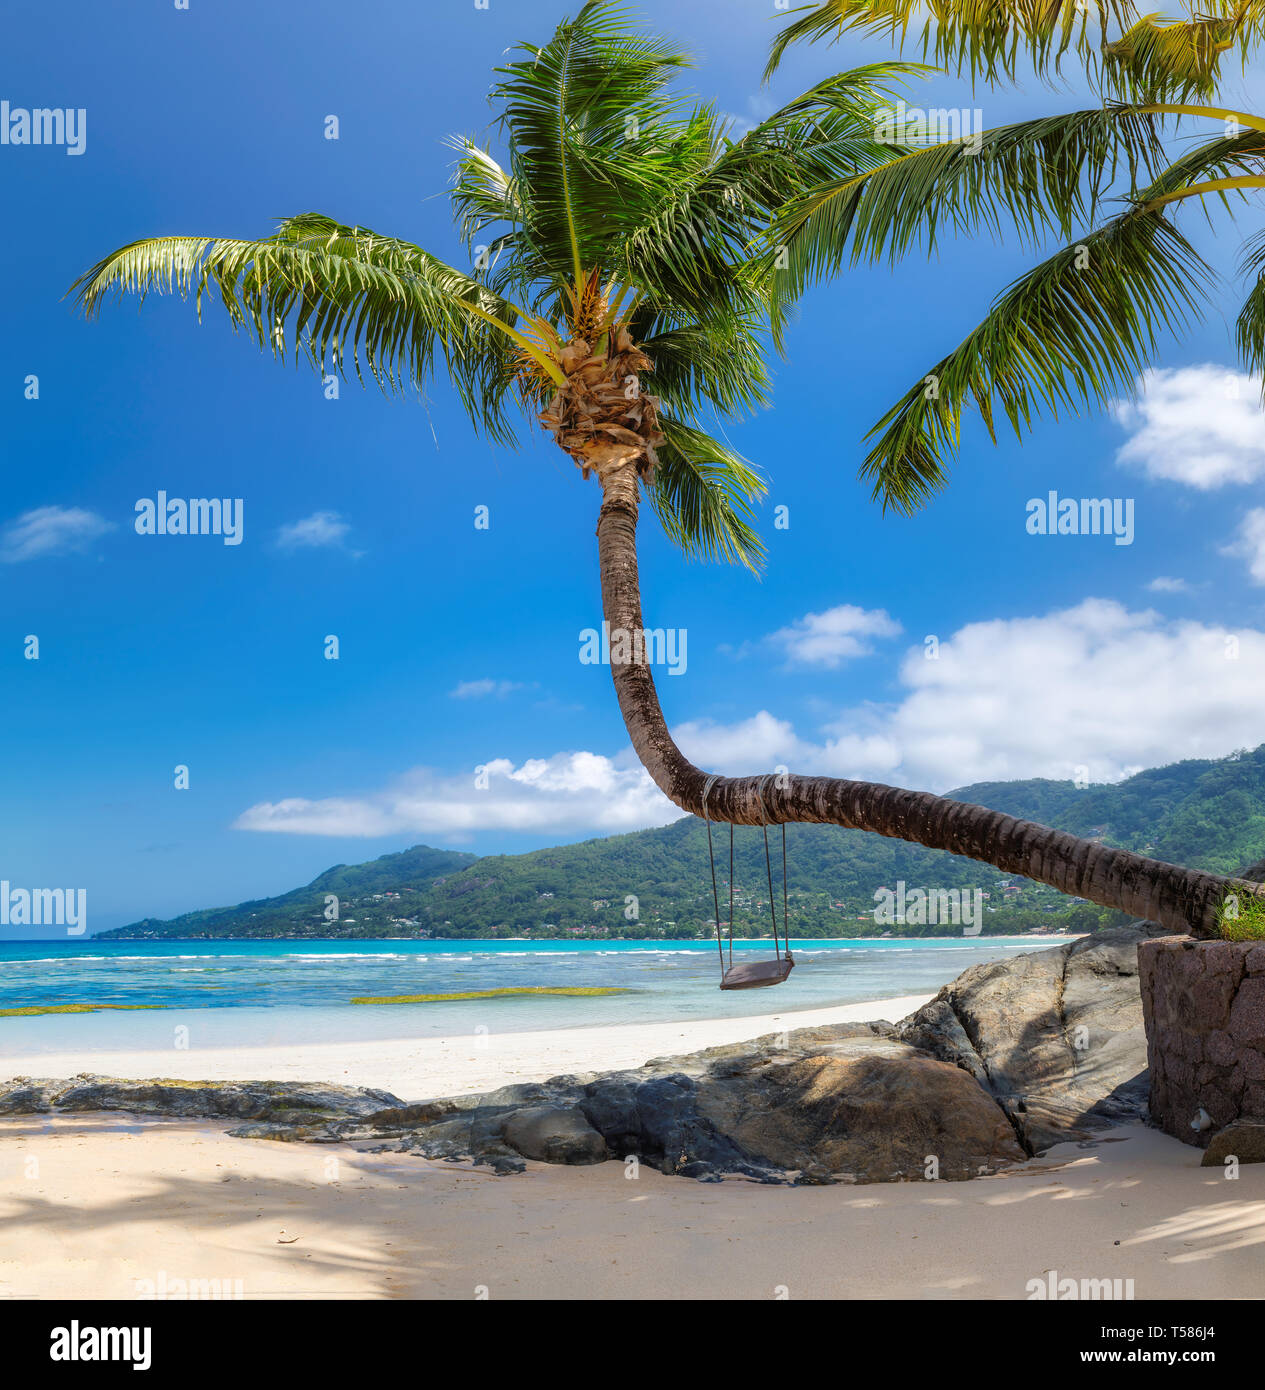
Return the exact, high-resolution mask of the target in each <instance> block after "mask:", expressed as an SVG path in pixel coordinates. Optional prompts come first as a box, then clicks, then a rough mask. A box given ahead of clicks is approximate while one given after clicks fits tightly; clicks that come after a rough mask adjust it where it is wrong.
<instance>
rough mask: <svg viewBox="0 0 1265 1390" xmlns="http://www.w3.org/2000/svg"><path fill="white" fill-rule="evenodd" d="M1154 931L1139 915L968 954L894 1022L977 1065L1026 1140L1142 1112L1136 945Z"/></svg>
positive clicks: (1052, 1139) (1034, 1144) (1054, 1137)
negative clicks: (1087, 930) (1036, 943)
mask: <svg viewBox="0 0 1265 1390" xmlns="http://www.w3.org/2000/svg"><path fill="white" fill-rule="evenodd" d="M1161 934H1162V929H1161V928H1160V927H1158V926H1156V925H1155V924H1154V923H1149V922H1138V923H1134V924H1133V925H1131V926H1127V927H1113V928H1109V929H1107V930H1105V931H1099V932H1095V933H1094V934H1093V935H1091V936H1087V937H1082V938H1081V939H1080V940H1078V941H1074V942H1070V943H1067V944H1065V945H1062V946H1055V947H1052V948H1050V949H1049V950H1044V951H1034V952H1032V953H1030V954H1026V955H1021V956H1016V957H1014V958H1013V959H1010V960H1004V961H994V962H991V963H989V964H986V965H974V966H971V967H970V969H968V970H966V971H964V972H963V973H962V974H961V975H959V976H958V978H957V979H956V980H954V981H953V983H952V984H949V985H946V986H945V987H944V989H942V990H941V991H940V993H939V994H937V995H936V997H935V999H934V1000H932V1001H931V1002H930V1003H929V1004H926V1005H924V1006H923V1007H922V1008H921V1009H919V1010H918V1011H917V1012H916V1013H914V1014H911V1015H910V1017H909V1018H907V1019H905V1020H904V1021H903V1022H902V1023H901V1024H900V1025H898V1028H897V1033H898V1035H899V1036H900V1037H901V1038H902V1039H903V1040H905V1041H906V1042H908V1043H911V1044H912V1045H914V1046H915V1047H920V1048H923V1049H924V1050H926V1051H927V1052H930V1053H931V1054H933V1055H934V1056H936V1057H939V1058H941V1059H942V1060H943V1061H946V1062H952V1063H953V1064H954V1065H956V1066H959V1067H961V1068H962V1069H963V1070H965V1071H967V1072H969V1073H970V1074H971V1075H972V1076H973V1077H975V1079H976V1080H977V1081H978V1082H979V1083H980V1084H981V1085H982V1086H984V1087H985V1088H986V1089H987V1090H988V1091H989V1092H990V1093H991V1094H992V1095H993V1096H994V1097H995V1098H996V1100H997V1101H998V1103H999V1104H1000V1105H1001V1106H1002V1107H1003V1108H1004V1109H1005V1111H1006V1113H1007V1115H1008V1116H1009V1117H1010V1120H1011V1122H1012V1123H1013V1124H1014V1126H1015V1130H1016V1133H1017V1134H1018V1135H1019V1137H1020V1139H1021V1140H1022V1141H1023V1143H1024V1145H1025V1147H1026V1148H1027V1149H1028V1150H1029V1151H1030V1152H1033V1153H1037V1152H1040V1151H1041V1150H1042V1149H1045V1148H1048V1147H1049V1146H1050V1145H1051V1144H1056V1143H1060V1142H1062V1141H1064V1140H1067V1139H1076V1138H1084V1137H1086V1136H1087V1135H1088V1134H1090V1133H1091V1132H1092V1131H1093V1130H1095V1129H1098V1128H1101V1127H1103V1126H1105V1125H1109V1124H1117V1123H1121V1122H1124V1121H1128V1120H1135V1119H1141V1118H1142V1117H1143V1116H1145V1114H1146V1107H1147V1075H1146V1066H1147V1062H1146V1036H1145V1031H1144V1028H1143V1019H1142V999H1141V994H1140V991H1139V987H1138V965H1137V956H1138V945H1139V943H1140V942H1144V941H1149V940H1150V939H1152V937H1155V936H1158V935H1161Z"/></svg>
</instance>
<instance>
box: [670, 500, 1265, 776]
mask: <svg viewBox="0 0 1265 1390" xmlns="http://www.w3.org/2000/svg"><path fill="white" fill-rule="evenodd" d="M1262 530H1263V532H1265V520H1263V521H1262ZM899 682H900V685H901V686H902V687H903V693H902V694H901V695H900V696H899V697H898V698H897V699H896V700H895V701H893V702H891V703H889V704H885V705H874V704H871V705H865V706H861V707H858V708H855V709H851V710H847V711H843V712H841V713H840V715H838V716H837V717H835V718H834V719H831V720H829V721H828V722H827V723H825V724H824V725H823V726H822V727H821V728H820V729H819V730H817V731H815V735H814V736H811V737H809V736H805V735H803V734H800V733H798V732H797V731H796V730H795V728H794V727H793V726H792V725H791V724H790V723H788V722H787V721H785V720H781V719H777V718H775V717H774V716H773V715H772V714H770V713H768V712H767V711H760V712H759V713H758V714H755V715H753V716H752V717H750V718H748V719H744V720H742V721H741V722H739V723H736V724H732V725H718V724H714V723H708V722H698V723H690V724H685V725H682V726H681V727H680V728H679V729H677V730H676V731H675V732H676V734H677V737H678V740H679V742H680V744H681V747H682V749H683V750H684V751H685V752H686V753H687V754H688V755H689V756H690V757H692V758H693V759H694V760H695V761H696V762H699V763H700V764H701V765H703V766H706V767H709V768H714V769H716V770H717V771H721V772H725V773H729V774H735V775H736V774H741V773H756V772H768V771H770V770H772V769H773V768H774V767H776V766H777V765H778V764H779V763H780V764H785V765H786V766H788V767H790V768H792V769H793V770H794V771H797V772H807V773H818V774H821V775H826V776H834V777H856V778H860V779H864V780H876V781H883V782H891V783H895V784H897V785H902V786H916V787H926V788H930V789H934V790H940V791H944V790H947V789H949V788H950V787H956V786H964V785H966V784H967V783H970V782H981V781H993V780H1003V779H1007V778H1016V777H1055V778H1062V779H1067V778H1071V777H1074V776H1076V774H1077V772H1078V771H1079V770H1081V769H1085V770H1086V772H1087V774H1088V776H1089V777H1090V779H1091V780H1093V781H1095V782H1106V781H1116V780H1118V779H1119V778H1121V777H1124V776H1126V775H1128V774H1129V773H1130V772H1132V771H1135V770H1137V769H1138V768H1141V767H1153V766H1157V765H1161V764H1164V763H1168V762H1173V761H1175V760H1176V759H1179V758H1198V757H1216V756H1219V755H1222V754H1225V753H1228V752H1230V751H1231V750H1232V749H1234V748H1236V747H1243V746H1254V745H1255V744H1258V743H1260V742H1262V740H1265V715H1262V711H1261V701H1260V693H1259V692H1260V690H1261V689H1265V633H1262V632H1259V631H1256V630H1253V629H1246V630H1238V631H1233V630H1226V629H1222V628H1216V627H1207V626H1204V625H1203V624H1200V623H1196V622H1169V621H1166V620H1165V619H1163V618H1162V617H1161V616H1160V615H1159V614H1158V613H1155V612H1153V611H1149V610H1148V611H1144V612H1131V611H1130V610H1128V609H1126V608H1125V607H1124V606H1123V605H1122V604H1120V603H1117V602H1114V601H1110V600H1104V599H1089V600H1087V601H1086V602H1084V603H1082V604H1080V605H1078V606H1077V607H1075V608H1071V609H1066V610H1063V611H1061V612H1056V613H1051V614H1048V615H1046V616H1043V617H1036V618H1014V619H999V620H996V621H992V622H981V623H971V624H969V625H968V626H966V627H964V628H962V629H960V630H959V631H958V632H956V633H954V634H953V635H952V636H951V637H950V638H948V639H945V640H942V641H941V642H940V644H939V651H938V656H937V657H936V659H934V660H929V659H928V658H927V655H926V653H925V651H924V649H923V648H922V647H915V648H913V649H912V650H910V651H909V652H907V653H906V655H905V656H904V658H903V660H902V662H901V665H900V669H899Z"/></svg>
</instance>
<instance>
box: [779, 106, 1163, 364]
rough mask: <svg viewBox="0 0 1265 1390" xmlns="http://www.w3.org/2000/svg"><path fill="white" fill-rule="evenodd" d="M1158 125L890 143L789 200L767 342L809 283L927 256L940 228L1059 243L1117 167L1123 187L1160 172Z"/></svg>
mask: <svg viewBox="0 0 1265 1390" xmlns="http://www.w3.org/2000/svg"><path fill="white" fill-rule="evenodd" d="M1161 124H1162V120H1161V118H1160V117H1159V116H1157V115H1154V114H1147V113H1143V112H1140V111H1138V110H1137V109H1136V108H1132V107H1127V106H1116V105H1111V106H1106V107H1096V108H1093V109H1091V110H1088V111H1073V112H1070V113H1067V114H1065V115H1059V116H1044V117H1040V118H1038V119H1036V120H1030V121H1022V122H1018V123H1016V124H1015V125H1011V126H1003V127H1000V128H998V129H995V130H989V131H983V132H979V133H978V134H977V136H976V137H975V138H973V139H966V138H961V139H950V140H941V141H940V142H939V143H936V144H933V145H930V146H928V147H926V148H924V149H909V148H908V147H907V146H906V145H905V144H904V143H903V142H899V141H898V143H897V144H896V145H895V147H894V148H893V149H892V150H891V151H890V152H889V156H888V158H887V159H886V160H885V161H884V162H883V163H881V164H879V165H878V166H877V167H875V168H872V169H867V170H862V171H861V172H858V173H855V174H852V175H849V176H847V177H844V178H839V179H835V180H832V181H829V182H826V183H823V184H821V185H819V186H818V187H815V188H813V189H811V190H809V191H808V192H806V193H804V194H801V195H800V196H798V197H795V198H792V199H790V200H788V202H787V203H786V205H785V206H784V207H783V208H782V210H781V212H780V213H778V215H777V216H776V218H775V219H774V223H773V227H772V229H771V231H770V234H769V235H770V240H771V241H772V242H773V243H775V245H776V254H777V256H778V257H779V260H778V262H777V263H778V264H779V265H780V266H781V269H780V272H779V273H778V274H776V275H774V276H773V277H772V286H771V305H772V321H773V327H774V331H775V334H776V335H777V339H778V341H779V342H780V341H781V334H782V332H783V329H784V325H785V322H786V319H787V316H788V313H789V309H790V306H791V305H792V304H793V303H794V302H795V301H796V300H797V299H798V298H799V297H800V296H801V295H802V294H803V293H804V291H805V290H806V289H807V288H808V286H809V285H811V284H814V283H816V282H817V281H819V280H821V279H824V278H826V277H828V276H830V275H833V274H835V273H836V272H837V271H839V270H841V269H842V268H843V267H844V266H846V265H849V264H857V263H858V262H860V261H863V260H868V261H880V260H884V259H886V260H888V261H889V262H892V263H895V262H896V261H897V260H899V259H900V258H901V257H903V256H905V255H906V254H908V252H909V251H910V250H911V249H914V248H915V247H920V248H925V249H926V250H927V252H928V253H930V252H932V251H934V249H935V247H936V244H937V238H938V236H939V234H940V230H941V227H942V226H947V227H948V228H949V229H950V230H951V231H952V232H953V233H954V234H955V235H958V236H962V235H967V234H973V233H977V232H979V231H981V230H983V231H986V232H989V233H991V234H992V235H994V236H995V237H999V238H1000V236H1001V235H1002V232H1003V227H1006V228H1009V229H1010V230H1012V231H1014V232H1016V233H1017V234H1018V236H1019V237H1020V239H1021V240H1022V241H1024V242H1027V243H1029V244H1035V243H1036V242H1037V241H1038V240H1039V239H1040V238H1041V237H1042V236H1043V235H1045V234H1047V233H1055V234H1058V235H1061V236H1070V235H1071V233H1072V231H1073V229H1074V227H1075V226H1077V225H1079V224H1082V223H1083V222H1084V221H1087V220H1090V218H1091V217H1092V215H1093V212H1094V209H1095V208H1096V207H1097V205H1098V203H1099V201H1100V200H1101V198H1102V196H1103V192H1104V190H1105V189H1106V188H1107V187H1109V186H1110V184H1111V182H1112V180H1113V179H1114V178H1115V177H1116V176H1117V173H1118V172H1119V169H1120V166H1121V165H1123V166H1124V168H1125V170H1126V171H1127V173H1128V175H1129V179H1130V182H1131V183H1132V182H1133V181H1135V180H1136V178H1137V177H1138V174H1139V173H1140V172H1142V171H1145V172H1146V173H1147V175H1148V176H1149V175H1150V174H1151V172H1152V171H1153V170H1154V169H1155V168H1157V167H1162V165H1163V163H1164V159H1165V155H1164V150H1163V146H1162V144H1161V140H1160V131H1161ZM892 133H893V135H895V136H897V137H899V135H900V133H901V132H899V131H893V132H892Z"/></svg>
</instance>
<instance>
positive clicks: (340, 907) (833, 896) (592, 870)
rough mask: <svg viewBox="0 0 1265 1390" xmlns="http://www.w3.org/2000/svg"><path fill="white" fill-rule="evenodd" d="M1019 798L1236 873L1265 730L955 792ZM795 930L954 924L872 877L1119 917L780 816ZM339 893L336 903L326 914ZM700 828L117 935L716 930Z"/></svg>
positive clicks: (1007, 919) (312, 894) (1252, 813)
mask: <svg viewBox="0 0 1265 1390" xmlns="http://www.w3.org/2000/svg"><path fill="white" fill-rule="evenodd" d="M953 795H954V796H956V797H957V798H958V799H960V800H963V801H973V802H977V803H979V804H981V805H985V806H989V807H992V808H994V809H996V810H1000V811H1004V812H1007V813H1008V814H1010V815H1015V816H1021V817H1023V818H1025V819H1030V820H1040V821H1043V822H1045V823H1046V824H1050V825H1055V826H1058V827H1060V828H1062V829H1067V830H1071V831H1074V832H1075V833H1077V834H1080V835H1087V836H1093V837H1095V838H1101V839H1102V840H1103V841H1104V842H1105V843H1107V844H1112V845H1119V846H1122V847H1124V848H1127V849H1134V850H1138V851H1141V852H1145V853H1147V854H1150V855H1152V856H1154V857H1155V858H1159V859H1166V860H1170V861H1172V862H1174V863H1179V864H1187V865H1191V866H1194V867H1197V868H1205V869H1209V870H1212V871H1214V872H1220V873H1233V872H1235V871H1237V870H1238V869H1240V868H1242V867H1243V866H1244V865H1245V864H1247V863H1249V862H1252V861H1254V860H1256V859H1260V858H1262V857H1265V745H1262V746H1261V747H1260V748H1257V749H1256V750H1254V751H1252V752H1243V753H1238V754H1234V755H1232V756H1231V757H1229V758H1224V759H1220V760H1217V761H1195V760H1192V761H1188V762H1182V763H1175V764H1173V765H1172V766H1170V767H1164V768H1156V769H1152V770H1150V771H1147V772H1141V773H1139V774H1138V775H1137V776H1135V777H1131V778H1129V779H1128V780H1127V781H1125V782H1121V783H1119V784H1116V785H1113V786H1094V787H1090V788H1088V789H1085V790H1078V789H1077V788H1076V787H1075V786H1073V784H1072V783H1070V782H1056V781H1050V780H1047V779H1033V780H1030V781H1024V782H990V783H981V784H979V785H977V786H972V787H965V788H962V789H961V790H960V791H957V792H954V793H953ZM713 833H714V836H715V842H716V861H717V878H718V883H719V885H720V895H721V918H722V920H727V918H728V890H727V888H726V886H725V884H726V881H727V877H728V854H729V838H728V831H727V829H725V828H723V827H716V828H715V829H714V832H713ZM769 839H770V844H771V845H772V847H773V861H774V862H773V884H774V897H775V898H776V899H777V900H778V901H779V902H780V899H781V891H782V890H781V874H780V869H781V862H780V861H781V833H780V831H779V830H777V829H776V828H774V829H773V830H772V831H771V832H770V836H769ZM787 852H788V865H789V880H790V888H789V901H790V909H791V930H792V933H793V934H794V935H797V936H865V935H877V934H879V933H881V932H883V931H885V930H891V931H893V932H894V933H895V934H896V935H937V934H945V935H947V934H956V930H957V929H955V928H952V927H935V926H915V925H907V926H896V927H891V928H888V927H884V926H878V925H876V924H875V923H874V921H873V918H872V913H873V911H874V892H875V890H876V889H878V888H880V887H895V885H896V883H897V882H898V881H899V880H903V881H904V882H905V884H906V885H908V887H909V888H914V887H925V888H945V889H954V888H957V889H974V888H979V889H981V890H982V891H984V892H986V893H988V895H989V897H988V899H987V901H986V902H985V904H984V906H985V908H986V911H985V915H984V931H985V932H986V933H989V934H995V933H1002V932H1015V931H1024V930H1032V929H1038V928H1053V927H1060V926H1070V927H1072V928H1073V929H1076V930H1082V931H1084V930H1093V929H1094V928H1095V927H1097V926H1099V925H1102V924H1106V923H1108V922H1111V921H1115V920H1120V919H1119V917H1118V914H1113V913H1109V912H1107V911H1106V910H1104V909H1100V908H1097V907H1095V906H1092V905H1091V904H1088V903H1080V904H1078V903H1076V902H1074V901H1073V900H1071V899H1068V898H1065V897H1064V896H1063V895H1062V894H1060V893H1057V892H1055V891H1054V890H1053V889H1051V888H1046V887H1044V886H1043V885H1039V884H1031V883H1028V882H1026V881H1025V880H1022V879H1014V880H1007V879H1005V878H1003V877H1002V876H1001V875H999V874H998V872H997V871H996V870H995V869H993V868H990V867H989V866H987V865H982V864H977V863H975V862H974V861H973V860H969V859H961V858H959V857H957V856H955V855H949V854H944V853H942V852H940V851H933V850H926V849H923V848H922V847H921V846H918V845H909V844H905V843H904V842H903V841H900V840H887V839H883V838H882V837H881V836H878V835H870V834H866V833H865V832H863V831H858V830H844V829H842V828H840V827H838V826H825V825H792V826H788V827H787ZM734 883H735V930H736V931H737V932H739V933H741V934H743V935H764V934H767V932H768V930H769V915H768V913H769V908H768V898H769V891H768V878H767V872H766V868H765V859H764V841H763V837H762V835H761V832H760V831H759V830H758V829H752V828H750V827H743V828H740V829H739V830H738V831H737V833H736V854H735V873H734ZM328 895H335V896H336V897H337V898H338V904H337V911H338V919H337V920H336V921H330V920H327V918H326V913H327V911H329V910H330V909H329V906H328V904H327V897H328ZM712 917H713V907H712V889H711V878H710V873H709V869H708V858H707V834H706V827H705V826H704V824H703V822H702V821H699V820H696V819H695V818H694V817H692V816H687V817H685V818H683V819H681V820H679V821H677V822H675V823H674V824H672V825H668V826H664V827H662V828H661V829H657V830H642V831H638V832H636V833H635V834H631V835H616V836H612V837H610V838H607V839H598V840H585V841H584V842H583V843H581V844H576V845H560V846H558V847H557V848H554V849H543V850H534V851H532V852H531V853H529V854H514V855H486V856H484V857H481V858H479V857H476V856H474V855H471V854H459V853H454V852H450V851H445V850H436V849H430V848H427V847H426V846H424V845H418V846H416V847H415V848H413V849H410V850H405V851H404V852H403V853H401V854H388V855H383V856H382V857H381V858H379V859H375V860H372V861H370V862H369V863H367V864H358V865H352V866H348V865H338V866H336V867H335V868H332V869H329V870H327V871H326V872H325V873H323V874H321V875H320V876H319V877H318V878H316V879H314V880H313V881H312V882H311V883H310V884H308V885H307V886H306V887H304V888H298V889H295V890H294V891H292V892H290V893H286V894H284V895H282V896H281V897H277V898H265V899H260V900H258V901H256V902H248V903H240V904H239V905H238V906H236V907H225V908H216V909H212V910H209V911H202V912H191V913H187V914H185V915H184V916H182V917H176V918H173V919H172V920H170V921H165V922H163V921H155V920H152V919H146V920H144V921H141V922H136V923H134V924H133V925H131V926H129V927H122V928H119V929H118V930H117V931H113V932H107V933H104V934H103V935H104V936H109V937H116V938H120V937H129V938H133V939H135V938H142V937H145V938H153V937H163V936H173V937H185V938H189V937H211V936H215V937H226V936H233V937H267V936H285V937H303V936H313V937H316V936H325V937H381V936H390V937H410V936H435V937H511V936H513V937H521V936H531V935H536V936H565V935H568V934H583V935H588V936H624V937H638V938H654V937H664V936H666V937H687V936H693V935H698V934H703V933H707V932H710V931H711V926H710V923H711V920H712Z"/></svg>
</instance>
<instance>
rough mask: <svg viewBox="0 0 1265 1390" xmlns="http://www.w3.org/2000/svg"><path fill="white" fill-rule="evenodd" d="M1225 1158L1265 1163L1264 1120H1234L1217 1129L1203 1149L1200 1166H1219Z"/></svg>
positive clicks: (1243, 1161)
mask: <svg viewBox="0 0 1265 1390" xmlns="http://www.w3.org/2000/svg"><path fill="white" fill-rule="evenodd" d="M1227 1158H1237V1159H1238V1161H1239V1162H1240V1163H1265V1120H1235V1121H1234V1123H1233V1124H1228V1125H1226V1127H1225V1128H1224V1129H1219V1130H1218V1131H1217V1132H1216V1134H1214V1135H1213V1136H1212V1139H1211V1141H1210V1142H1209V1144H1208V1147H1207V1149H1205V1150H1204V1156H1203V1160H1202V1162H1201V1163H1200V1167H1202V1168H1220V1167H1222V1165H1223V1164H1224V1163H1225V1161H1226V1159H1227Z"/></svg>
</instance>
